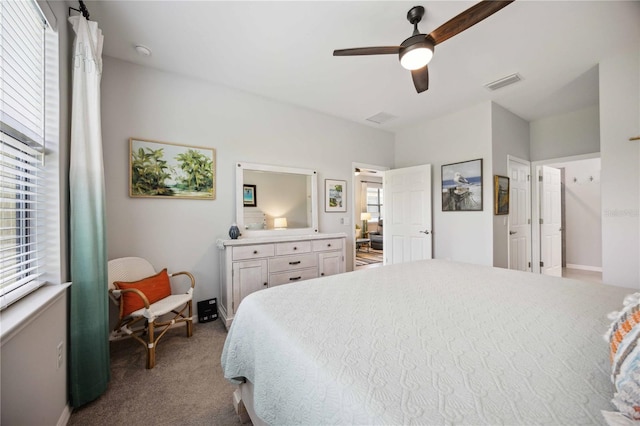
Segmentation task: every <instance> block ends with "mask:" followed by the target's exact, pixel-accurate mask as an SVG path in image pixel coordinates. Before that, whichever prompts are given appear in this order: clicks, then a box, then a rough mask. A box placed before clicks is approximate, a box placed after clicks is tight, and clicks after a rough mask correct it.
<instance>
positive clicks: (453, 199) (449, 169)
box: [442, 158, 482, 212]
mask: <svg viewBox="0 0 640 426" xmlns="http://www.w3.org/2000/svg"><path fill="white" fill-rule="evenodd" d="M442 211H443V212H453V211H482V158H480V159H477V160H470V161H463V162H460V163H453V164H445V165H443V166H442Z"/></svg>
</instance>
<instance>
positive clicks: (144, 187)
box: [129, 138, 216, 200]
mask: <svg viewBox="0 0 640 426" xmlns="http://www.w3.org/2000/svg"><path fill="white" fill-rule="evenodd" d="M129 196H130V197H142V198H171V199H177V198H188V199H194V200H215V199H216V150H215V149H213V148H204V147H197V146H188V145H180V144H175V143H169V142H158V141H153V140H146V139H139V138H130V139H129Z"/></svg>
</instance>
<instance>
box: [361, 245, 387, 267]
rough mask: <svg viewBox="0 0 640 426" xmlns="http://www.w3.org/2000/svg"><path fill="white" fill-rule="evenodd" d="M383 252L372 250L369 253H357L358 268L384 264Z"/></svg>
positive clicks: (364, 251)
mask: <svg viewBox="0 0 640 426" xmlns="http://www.w3.org/2000/svg"><path fill="white" fill-rule="evenodd" d="M382 255H383V252H382V250H376V249H370V250H369V252H367V251H366V250H365V249H361V250H357V251H356V266H364V265H371V264H373V263H382Z"/></svg>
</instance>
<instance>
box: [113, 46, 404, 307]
mask: <svg viewBox="0 0 640 426" xmlns="http://www.w3.org/2000/svg"><path fill="white" fill-rule="evenodd" d="M102 128H103V144H104V161H105V177H106V191H107V230H108V255H109V258H116V257H121V256H128V255H138V256H143V257H146V258H147V259H149V260H150V261H151V263H152V264H153V265H154V266H155V267H156V268H162V267H165V266H166V267H168V268H169V269H170V270H177V269H186V270H189V271H191V272H192V273H194V274H195V277H196V279H197V283H196V290H195V297H194V299H195V300H196V301H197V300H203V299H207V298H211V297H217V296H218V288H219V276H218V274H219V260H218V249H217V248H216V239H217V238H228V233H227V232H228V229H229V226H230V225H231V223H232V222H234V220H235V199H234V188H235V167H234V164H235V163H236V162H251V163H261V164H271V165H279V166H288V167H297V168H308V169H315V170H317V171H318V187H319V188H320V190H319V199H318V210H319V227H320V232H346V233H347V235H349V237H348V241H349V247H347V250H346V253H347V265H348V267H350V265H352V264H353V263H352V262H353V260H352V255H351V253H352V252H353V250H352V247H353V232H352V228H351V227H352V226H353V222H352V220H351V217H352V216H353V207H352V206H350V205H348V206H347V209H348V211H347V212H346V213H325V212H324V208H323V206H324V204H323V203H324V190H323V189H324V179H342V180H346V181H348V182H351V180H352V179H353V173H352V162H353V161H356V160H357V161H366V162H368V163H371V164H380V165H387V166H391V165H392V164H393V155H394V152H393V135H392V134H391V133H388V132H385V131H381V130H377V129H373V128H371V127H367V126H364V125H359V124H355V123H352V122H348V121H344V120H341V119H337V118H334V117H330V116H327V115H323V114H320V113H316V112H313V111H310V110H304V109H300V108H297V107H293V106H290V105H287V104H283V103H279V102H275V101H271V100H268V99H265V98H262V97H258V96H255V95H251V94H248V93H245V92H241V91H238V90H234V89H230V88H226V87H223V86H217V85H212V84H209V83H206V82H203V81H198V80H194V79H189V78H184V77H182V76H178V75H175V74H170V73H165V72H160V71H157V70H154V69H151V68H147V67H142V66H138V65H133V64H131V63H127V62H123V61H120V60H116V59H113V58H108V57H107V58H104V71H103V76H102ZM130 137H138V138H143V139H152V140H157V141H164V142H173V143H179V144H186V145H196V146H203V147H211V148H215V149H216V156H217V159H216V163H217V164H216V168H217V170H216V182H217V184H216V186H217V188H216V190H217V197H216V200H214V201H205V200H166V199H165V200H160V199H148V198H129V197H128V179H129V174H128V167H129V159H128V156H129V148H128V139H129V138H130ZM349 187H351V186H350V184H349ZM341 218H345V219H346V220H345V223H347V225H341V224H340V219H341Z"/></svg>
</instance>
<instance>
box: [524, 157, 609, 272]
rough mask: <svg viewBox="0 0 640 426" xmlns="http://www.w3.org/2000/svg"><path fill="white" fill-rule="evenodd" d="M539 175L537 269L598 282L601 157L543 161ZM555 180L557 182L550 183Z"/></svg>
mask: <svg viewBox="0 0 640 426" xmlns="http://www.w3.org/2000/svg"><path fill="white" fill-rule="evenodd" d="M535 172H536V175H537V176H539V177H541V178H539V179H538V191H537V193H538V194H537V195H538V197H537V198H538V202H537V206H538V208H537V209H536V210H537V213H538V215H539V220H538V221H537V222H538V225H539V226H538V236H539V237H538V241H539V245H538V248H539V251H538V253H539V256H540V271H541V273H546V274H551V275H557V276H563V277H567V278H578V279H583V280H586V281H594V282H600V283H601V282H602V233H601V229H602V208H601V191H600V157H599V156H598V157H593V158H584V159H576V160H572V159H567V160H562V161H557V162H556V161H546V162H544V164H537V165H535ZM554 181H557V183H554Z"/></svg>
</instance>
